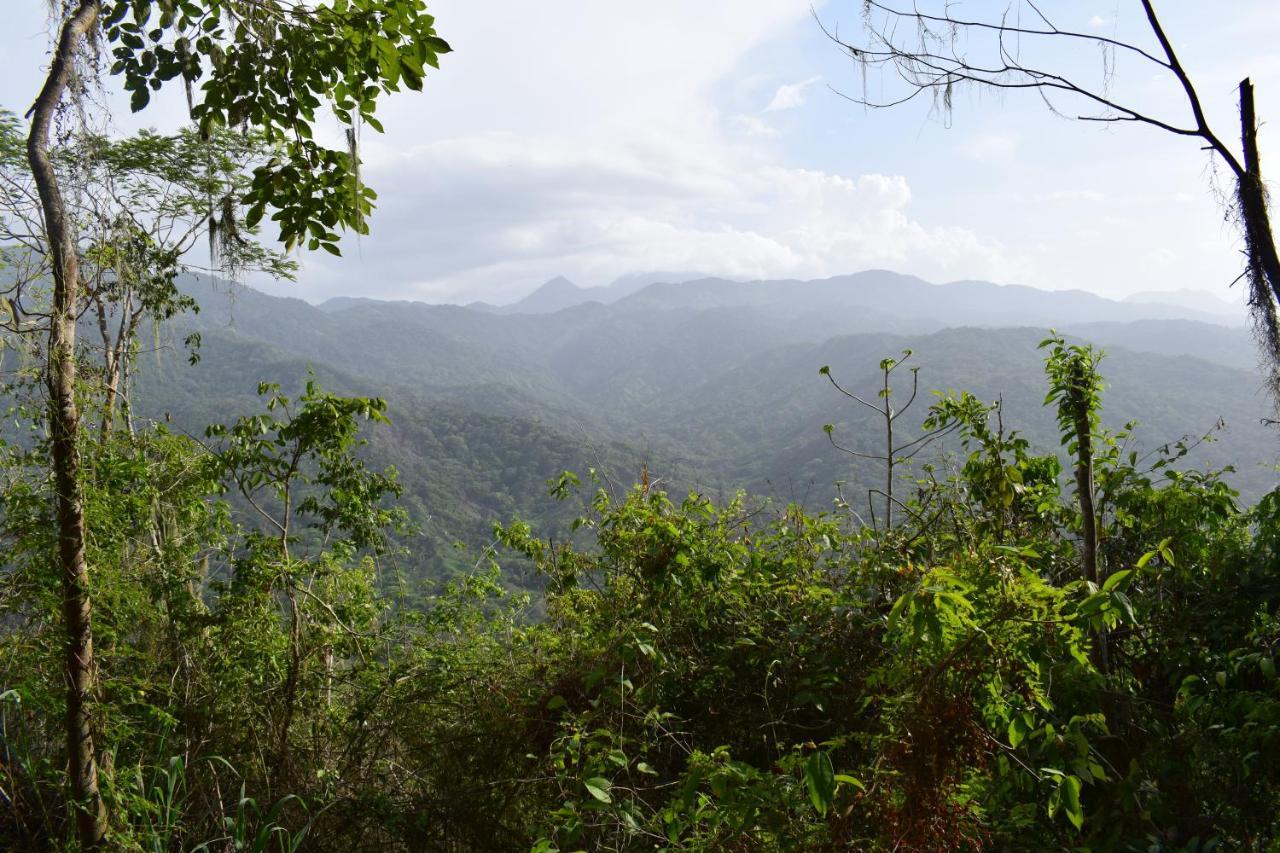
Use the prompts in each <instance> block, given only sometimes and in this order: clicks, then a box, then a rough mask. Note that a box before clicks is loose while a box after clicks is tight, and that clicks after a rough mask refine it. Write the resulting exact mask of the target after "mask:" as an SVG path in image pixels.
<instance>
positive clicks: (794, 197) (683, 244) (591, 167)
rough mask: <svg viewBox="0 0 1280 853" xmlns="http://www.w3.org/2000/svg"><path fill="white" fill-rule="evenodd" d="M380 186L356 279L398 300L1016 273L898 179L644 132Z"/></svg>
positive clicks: (482, 142) (435, 146)
mask: <svg viewBox="0 0 1280 853" xmlns="http://www.w3.org/2000/svg"><path fill="white" fill-rule="evenodd" d="M392 180H394V181H396V182H399V183H403V184H405V185H408V186H413V187H415V192H414V193H413V194H412V195H411V196H410V195H405V196H396V197H394V198H393V199H392V200H391V201H389V202H388V203H387V204H386V205H385V206H384V207H383V209H381V210H380V211H379V213H378V214H377V218H376V219H375V221H374V222H373V223H372V236H370V237H368V238H366V239H365V241H364V243H363V246H362V255H363V258H364V259H365V260H364V263H363V265H362V268H363V271H364V277H365V278H366V279H367V280H368V281H370V282H395V283H396V284H395V287H394V291H393V292H394V293H395V295H397V296H400V297H402V298H403V297H409V298H415V299H423V300H427V301H453V300H464V301H465V300H466V299H468V298H473V297H474V296H475V295H477V294H479V295H483V296H484V298H487V299H492V300H496V301H505V300H508V299H513V298H516V297H518V296H520V295H521V294H523V293H524V292H527V291H528V290H529V289H531V288H532V287H533V286H534V285H536V284H538V283H540V282H542V281H544V280H546V279H548V278H551V277H552V276H555V275H560V274H563V275H567V276H568V277H569V278H570V279H572V280H574V281H577V282H580V283H583V284H592V283H598V282H605V281H609V280H611V279H613V278H615V277H617V276H620V275H623V274H626V273H629V272H634V271H637V270H647V269H698V270H704V271H706V272H708V273H712V274H720V275H725V276H730V277H735V278H762V277H820V276H827V275H834V274H838V273H844V272H849V271H851V270H858V269H863V268H867V267H893V268H895V269H904V270H909V271H913V272H917V273H920V274H927V275H935V276H938V277H948V276H949V275H950V272H951V271H952V270H954V269H962V270H965V271H966V272H968V273H971V274H975V275H989V276H994V277H1005V276H1007V275H1008V274H1009V273H1010V272H1011V271H1012V270H1013V269H1015V267H1014V265H1013V264H1012V263H1011V262H1010V261H1009V260H1008V259H1007V258H1006V257H1005V254H1004V252H1003V250H1002V249H1001V248H1000V247H999V246H997V245H993V244H991V243H989V242H987V241H984V240H982V239H981V238H979V237H978V236H977V235H975V234H974V233H973V232H971V231H968V230H967V229H962V228H946V227H929V226H926V225H924V224H922V223H920V222H918V221H916V220H915V219H913V218H912V216H911V215H910V209H909V208H910V202H911V191H910V188H909V187H908V185H907V182H906V180H905V179H903V178H901V177H895V176H888V175H880V174H866V175H860V176H857V177H848V176H842V175H838V174H831V173H828V172H823V171H818V170H811V169H796V168H789V167H786V166H782V165H778V164H776V163H772V162H769V161H767V160H766V161H760V160H753V159H752V158H751V157H750V152H747V153H745V154H734V153H733V152H732V150H731V149H710V150H706V151H698V150H693V151H691V150H689V149H687V148H686V147H685V146H683V145H682V144H680V141H679V140H670V139H665V138H662V137H656V136H650V135H645V134H640V135H638V137H637V139H635V140H634V141H633V142H631V143H629V144H626V145H614V144H610V145H607V146H606V145H597V146H589V147H583V146H581V145H575V144H572V141H571V140H567V139H563V138H557V137H543V138H537V139H531V138H529V137H527V136H522V135H518V134H511V133H494V134H483V135H477V136H473V137H466V138H459V139H451V140H444V141H440V142H434V143H430V144H426V145H422V146H418V147H416V148H414V149H413V150H411V151H407V152H404V153H402V154H401V155H398V156H397V157H395V158H394V159H393V160H391V161H388V162H385V163H383V164H382V165H381V166H379V168H378V169H377V170H376V171H375V172H373V173H371V174H370V181H371V182H372V183H374V185H378V184H380V183H381V184H387V183H388V182H389V181H392ZM438 211H448V216H447V217H441V216H439V215H438V214H437V212H438ZM411 223H413V225H411ZM348 267H349V263H348V262H341V261H338V262H332V263H331V262H327V261H326V263H325V269H324V270H318V269H313V270H312V271H311V272H312V275H311V276H310V277H309V282H310V286H311V287H318V288H319V290H320V291H322V292H327V291H328V290H329V289H330V288H333V289H334V290H335V292H338V291H341V289H342V288H343V287H344V286H349V285H348V282H349V281H350V276H351V272H350V270H349V269H348ZM375 287H376V285H375ZM383 288H385V285H384V286H383ZM380 295H389V294H388V293H386V292H383V293H381V294H380Z"/></svg>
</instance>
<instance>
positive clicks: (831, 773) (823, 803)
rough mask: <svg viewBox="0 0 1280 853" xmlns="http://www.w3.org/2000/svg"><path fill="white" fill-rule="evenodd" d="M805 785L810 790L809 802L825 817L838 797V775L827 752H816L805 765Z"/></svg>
mask: <svg viewBox="0 0 1280 853" xmlns="http://www.w3.org/2000/svg"><path fill="white" fill-rule="evenodd" d="M804 784H805V787H806V788H807V789H808V790H809V802H811V803H813V807H814V808H815V809H817V811H818V814H820V815H825V814H826V813H827V810H828V809H830V808H831V804H832V802H834V800H835V795H836V773H835V769H834V768H833V767H832V766H831V757H830V756H829V755H827V754H826V753H825V752H815V753H814V754H813V755H810V756H809V760H808V761H806V762H805V765H804Z"/></svg>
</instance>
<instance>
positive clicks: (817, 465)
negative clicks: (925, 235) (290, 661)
mask: <svg viewBox="0 0 1280 853" xmlns="http://www.w3.org/2000/svg"><path fill="white" fill-rule="evenodd" d="M188 287H189V289H190V290H191V291H192V292H193V293H194V294H195V295H196V296H197V298H198V299H199V301H200V303H201V306H202V310H201V311H200V313H199V314H198V315H195V316H187V317H183V318H181V319H180V320H178V321H176V322H175V323H174V324H173V325H172V326H171V327H170V328H168V329H166V330H165V331H164V332H162V335H163V336H165V343H166V344H167V345H168V346H167V347H165V348H164V349H165V350H166V352H170V353H171V354H172V353H174V352H176V349H177V342H178V341H180V340H181V339H182V337H183V336H185V334H186V333H187V332H189V331H191V330H193V329H194V330H198V331H200V332H201V335H202V337H203V340H204V344H203V357H202V359H201V360H200V363H199V364H197V365H195V366H190V365H187V364H186V363H185V361H182V360H180V359H178V358H176V357H169V356H164V357H162V358H161V359H159V361H157V362H156V363H154V364H147V365H145V366H144V369H143V374H144V379H143V381H142V386H141V388H142V393H141V397H140V406H141V408H142V409H143V411H144V414H149V415H152V416H155V415H157V414H158V413H160V412H163V411H168V412H170V413H171V414H172V415H173V416H174V417H175V419H176V420H177V421H178V422H180V423H182V424H183V425H184V426H186V427H187V428H189V429H193V430H194V429H197V428H200V427H202V426H203V425H204V424H205V423H208V422H211V421H216V420H219V419H220V418H224V417H225V414H226V413H228V412H238V411H243V410H246V409H247V408H250V407H251V398H252V397H253V395H254V392H255V388H256V384H257V382H258V380H259V379H269V380H273V381H280V382H282V383H283V384H285V385H286V386H288V385H289V384H291V383H297V382H299V381H300V380H301V378H302V377H303V376H304V375H305V373H306V370H307V369H308V368H309V367H310V368H311V369H314V370H315V371H316V372H317V373H318V374H319V375H320V377H321V379H322V380H323V382H324V383H325V384H326V385H327V386H330V387H332V388H334V390H336V391H339V392H342V393H359V394H376V395H381V396H385V397H386V398H387V399H388V400H389V402H390V405H391V410H390V414H391V418H392V424H393V425H392V427H391V428H390V430H384V431H375V433H374V445H373V447H372V451H371V452H373V453H374V454H375V456H376V457H377V459H378V460H379V461H385V462H393V463H394V464H395V465H396V466H397V467H398V468H399V469H400V471H401V477H402V481H403V483H404V484H405V486H406V488H407V491H408V501H407V505H408V506H409V508H410V510H411V512H412V514H413V516H414V517H415V519H416V520H417V521H418V523H419V524H420V525H421V526H422V528H423V531H424V534H423V537H421V539H420V541H419V540H415V542H414V543H413V548H412V549H411V551H412V554H413V556H412V557H411V558H410V564H409V566H408V568H409V569H410V570H411V571H412V572H413V573H415V574H426V575H432V576H442V575H449V574H453V573H454V572H456V571H458V570H459V569H461V568H464V567H466V566H467V565H469V563H470V561H473V560H474V559H475V556H476V552H475V549H476V548H477V547H479V546H482V545H483V544H484V543H487V542H488V539H489V528H490V526H491V524H492V522H493V521H494V520H498V519H507V518H511V517H521V518H525V519H529V520H532V521H534V522H535V525H536V526H538V527H539V528H540V529H542V530H543V531H544V532H545V533H546V534H548V535H551V534H559V533H563V532H564V526H565V524H566V523H567V520H568V519H569V518H570V517H571V516H572V514H573V508H572V507H566V506H562V505H559V504H556V503H555V502H552V501H549V500H548V499H547V497H546V482H547V480H549V479H550V478H553V477H555V476H557V475H558V474H559V473H560V472H561V471H563V470H566V469H571V470H576V471H578V472H584V471H586V470H587V469H589V468H595V469H597V470H599V471H601V472H602V473H603V474H604V475H606V476H608V477H611V478H613V479H615V480H617V481H620V482H629V481H631V480H634V479H635V478H636V477H638V476H639V472H640V470H641V467H642V466H646V465H647V466H648V467H649V468H650V469H651V470H652V471H653V472H654V473H655V476H662V477H664V478H665V481H666V482H667V483H668V484H669V485H670V486H674V487H675V488H676V489H677V490H680V489H685V488H699V489H702V490H705V491H707V492H709V493H711V494H713V495H716V496H721V495H726V494H732V493H733V492H734V491H735V490H737V489H747V490H748V491H750V492H751V493H753V494H755V495H757V496H761V497H773V498H776V499H779V500H783V501H787V500H800V501H803V502H805V503H806V504H807V505H808V506H810V507H811V508H815V509H822V508H825V507H829V506H830V501H831V499H832V498H833V497H834V495H835V488H836V487H835V483H836V482H837V481H840V482H843V483H846V484H847V485H846V486H845V488H846V490H847V491H849V492H850V493H853V494H857V493H859V492H860V491H865V489H867V488H869V487H872V486H875V485H879V483H880V481H881V478H882V476H883V475H882V473H881V471H882V469H881V466H880V464H879V463H876V462H872V461H868V460H858V459H853V458H850V457H848V456H846V455H843V454H841V453H840V452H838V451H837V450H836V449H835V448H833V447H832V445H831V443H830V442H829V441H828V439H827V437H826V436H825V434H824V433H823V429H822V428H823V425H824V424H826V423H834V424H835V425H836V435H837V436H839V437H840V438H841V440H842V443H845V444H847V445H850V446H852V447H854V448H855V449H863V450H875V449H878V448H879V447H880V446H881V444H882V440H883V438H882V434H881V432H880V427H879V425H878V424H877V423H876V418H875V416H874V414H873V413H870V412H867V411H859V409H858V407H856V406H851V405H850V401H848V400H846V399H845V398H843V397H841V396H840V395H839V394H838V393H837V392H836V391H835V390H834V389H832V388H831V387H830V385H829V384H828V383H827V382H826V380H825V379H824V378H823V377H821V376H819V375H818V368H819V367H820V366H822V365H830V366H831V368H832V371H833V373H834V375H835V376H837V377H838V378H839V379H840V381H841V382H842V383H843V384H845V385H846V386H847V387H850V388H852V389H855V390H859V391H863V392H865V393H867V394H868V395H874V393H875V389H876V382H877V378H876V377H877V369H876V365H877V363H878V362H879V360H880V359H881V358H884V357H886V356H892V355H898V354H900V353H901V351H903V350H905V349H911V350H913V351H914V352H915V355H914V357H913V360H912V363H913V364H914V365H916V366H918V367H919V368H920V379H921V388H922V393H921V396H920V398H919V400H918V401H917V403H916V405H915V407H914V409H913V411H912V412H911V414H910V416H909V417H907V418H904V420H903V421H901V422H900V429H902V430H903V432H904V434H907V433H910V432H912V431H914V430H917V429H918V428H919V425H920V422H921V419H922V418H923V417H924V415H925V414H926V412H927V409H928V406H929V405H930V403H931V401H932V400H933V399H934V396H933V394H931V393H928V392H931V391H933V390H935V389H941V390H948V389H952V390H960V389H964V390H969V391H972V392H973V393H975V394H977V395H978V396H980V397H983V398H986V399H991V400H995V399H1001V400H1003V402H1004V406H1005V412H1006V415H1007V420H1008V422H1009V423H1010V424H1013V425H1017V426H1019V427H1020V428H1023V429H1025V430H1026V431H1027V434H1028V437H1029V438H1031V439H1032V441H1033V443H1035V444H1038V445H1041V446H1046V447H1047V446H1050V445H1052V444H1053V443H1054V442H1055V441H1056V436H1057V431H1056V427H1055V425H1054V424H1053V423H1052V419H1051V416H1050V413H1049V412H1048V411H1047V410H1045V409H1044V408H1043V406H1042V405H1041V403H1042V401H1043V378H1042V376H1041V373H1040V362H1039V358H1038V355H1037V353H1036V349H1035V348H1036V344H1037V343H1038V342H1039V341H1040V340H1041V338H1043V336H1044V333H1045V331H1046V328H1047V326H1048V324H1049V323H1050V322H1053V321H1051V320H1050V319H1049V318H1051V317H1052V316H1054V315H1055V314H1061V317H1062V319H1063V320H1065V321H1067V322H1059V325H1061V326H1063V327H1064V328H1065V329H1066V330H1067V331H1068V332H1069V333H1072V334H1076V335H1078V336H1080V337H1082V338H1085V339H1089V340H1093V341H1097V342H1098V343H1100V344H1102V345H1104V346H1105V347H1106V348H1107V350H1108V352H1109V357H1108V358H1107V359H1106V361H1104V363H1103V370H1104V373H1105V375H1106V376H1107V379H1108V381H1109V383H1110V389H1109V390H1108V392H1107V394H1106V409H1105V411H1106V414H1107V418H1108V422H1109V424H1110V425H1111V426H1112V427H1115V428H1119V427H1120V426H1122V425H1123V424H1124V423H1125V422H1127V421H1129V420H1138V421H1140V422H1141V426H1140V427H1139V428H1138V429H1137V430H1136V431H1135V433H1134V436H1133V439H1132V440H1131V444H1132V446H1133V447H1134V448H1135V449H1138V450H1140V452H1147V451H1149V450H1151V449H1153V448H1154V447H1157V446H1159V445H1160V444H1162V443H1165V442H1170V441H1176V440H1178V439H1179V438H1182V437H1184V436H1188V435H1189V436H1192V437H1196V436H1200V435H1202V434H1204V433H1206V432H1208V431H1210V430H1211V429H1213V428H1214V426H1215V425H1216V424H1217V423H1218V422H1219V420H1222V421H1223V422H1224V423H1225V428H1224V429H1221V430H1219V431H1217V432H1216V439H1217V440H1216V441H1214V442H1212V443H1209V444H1206V445H1204V446H1202V447H1200V448H1198V449H1197V450H1196V451H1195V452H1194V453H1193V454H1192V455H1191V456H1190V457H1189V458H1188V460H1187V464H1189V465H1192V466H1196V467H1203V466H1212V467H1223V466H1227V465H1234V466H1235V467H1236V469H1237V471H1236V473H1235V474H1233V475H1231V478H1230V479H1231V482H1233V483H1234V484H1235V485H1236V486H1237V487H1238V488H1239V489H1241V491H1242V494H1243V497H1244V498H1245V499H1246V500H1253V499H1256V498H1257V497H1258V496H1259V495H1261V494H1262V493H1263V492H1264V491H1266V490H1267V489H1268V488H1270V487H1271V486H1272V485H1273V484H1274V482H1275V479H1276V474H1275V470H1274V467H1272V466H1273V465H1274V463H1275V461H1276V459H1277V440H1276V438H1277V437H1276V435H1275V434H1274V432H1273V431H1271V430H1269V429H1268V428H1267V427H1265V426H1264V425H1263V424H1262V419H1263V416H1264V415H1265V414H1266V411H1267V401H1266V398H1265V395H1264V394H1263V392H1262V389H1261V382H1260V380H1259V378H1258V375H1257V374H1256V372H1254V371H1252V370H1251V369H1249V364H1250V359H1251V358H1252V344H1251V342H1250V340H1249V338H1248V335H1247V333H1246V332H1245V331H1244V330H1243V329H1242V328H1239V327H1231V326H1225V325H1221V324H1219V323H1209V322H1203V321H1201V320H1197V319H1193V318H1192V317H1190V316H1187V315H1188V314H1194V311H1193V310H1191V309H1182V308H1178V307H1177V306H1169V305H1162V304H1154V305H1152V304H1129V303H1117V302H1111V301H1109V300H1105V299H1101V298H1100V297H1096V296H1093V295H1091V294H1084V293H1067V294H1061V293H1045V292H1042V291H1035V290H1032V289H1030V288H1000V287H997V286H995V285H989V284H984V283H962V284H956V285H946V286H935V285H930V284H927V283H925V282H921V281H920V280H918V279H912V278H909V277H905V276H895V275H893V274H890V273H880V272H871V273H864V274H860V275H858V276H848V277H843V278H839V279H830V280H826V281H822V282H807V283H801V282H795V283H787V282H762V283H746V284H739V283H735V282H726V281H717V280H702V281H695V282H690V283H686V284H682V285H678V286H677V285H669V284H662V283H658V284H652V285H649V286H647V287H643V288H641V289H640V290H638V291H636V292H635V293H633V294H632V295H630V296H625V297H623V298H620V299H618V300H616V301H614V302H613V303H612V304H610V305H604V304H601V303H598V302H591V303H583V304H576V305H571V306H570V307H568V308H565V309H563V310H559V311H551V312H550V313H521V312H510V313H498V312H496V311H494V310H490V308H484V309H477V308H468V307H461V306H452V305H426V304H421V303H384V302H378V301H375V300H348V301H344V302H341V303H338V304H330V305H327V306H326V307H324V308H317V307H313V306H311V305H308V304H307V303H305V302H302V301H301V300H297V299H281V298H276V297H271V296H267V295H264V294H262V293H260V292H257V291H254V290H252V289H249V288H243V287H229V286H227V285H223V284H217V285H211V284H209V283H208V282H189V283H188ZM925 291H927V292H928V293H929V294H930V299H931V302H929V303H919V304H922V305H923V307H922V308H921V311H923V312H928V311H929V310H931V309H930V306H932V310H935V311H936V312H937V317H944V316H949V317H951V319H952V320H953V321H954V323H953V325H954V327H950V328H948V327H945V326H944V325H943V324H942V323H941V322H940V321H939V320H938V319H937V317H931V316H927V314H912V313H910V310H909V305H910V304H913V303H912V300H916V299H918V297H919V294H920V293H921V292H925ZM788 294H790V296H788ZM862 298H874V299H875V300H880V301H879V302H877V304H878V305H880V304H882V305H884V306H885V307H884V308H883V309H881V308H877V309H876V310H874V311H872V310H863V309H862V308H860V307H859V306H858V305H857V303H856V301H857V300H859V299H862ZM984 312H985V313H984ZM1144 312H1147V313H1146V314H1144ZM1152 314H1154V315H1155V316H1152ZM1164 315H1172V316H1169V317H1167V318H1166V317H1165V316H1164ZM979 316H981V317H985V318H986V319H988V320H989V321H990V322H988V323H983V324H981V326H982V327H979V326H964V325H961V321H963V320H965V319H966V318H974V317H979ZM1117 317H1124V318H1131V319H1128V320H1120V319H1116V318H1117ZM1037 318H1043V319H1044V320H1045V322H1044V324H1042V325H1039V327H1035V326H1036V324H1035V322H1034V321H1035V320H1036V319H1037ZM1005 320H1009V321H1010V322H1015V321H1016V322H1017V323H1018V325H1019V326H1020V327H1019V328H999V327H1000V326H1001V325H1002V324H1003V321H1005ZM993 327H995V328H993ZM903 381H905V380H903ZM907 390H908V389H906V388H902V387H900V388H899V391H900V392H904V396H902V397H900V398H899V399H900V400H901V399H905V392H906V391H907ZM955 450H956V448H954V447H948V446H946V445H945V444H944V445H940V446H939V447H938V451H939V453H938V454H936V455H934V456H931V457H929V458H931V459H934V460H938V459H945V458H947V455H948V454H949V453H952V452H954V451H955ZM921 461H923V459H922V460H921ZM915 471H916V472H917V473H918V471H919V468H918V467H917V468H916V469H915ZM457 542H461V543H466V544H467V545H469V546H470V549H469V550H467V551H460V550H457V549H455V548H454V547H453V546H454V544H455V543H457Z"/></svg>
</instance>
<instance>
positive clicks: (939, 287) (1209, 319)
mask: <svg viewBox="0 0 1280 853" xmlns="http://www.w3.org/2000/svg"><path fill="white" fill-rule="evenodd" d="M685 275H687V274H676V273H646V274H642V275H635V276H624V277H622V278H620V279H618V280H616V281H615V282H613V283H612V284H609V285H604V286H601V287H579V286H577V285H576V284H574V283H573V282H571V281H569V280H568V279H566V278H564V277H563V276H557V277H556V278H553V279H551V280H550V281H548V282H546V283H545V284H543V285H542V286H541V287H539V288H538V289H536V290H535V291H533V292H532V293H530V294H529V295H528V296H526V297H524V298H523V299H521V300H519V301H518V302H514V303H512V304H510V305H501V306H499V305H490V304H488V303H484V302H472V303H468V304H467V305H465V306H462V307H465V308H468V309H471V310H474V311H479V312H484V313H490V314H535V315H536V314H555V313H558V312H560V311H566V310H569V309H572V308H576V307H579V306H582V305H586V304H590V303H599V304H601V305H617V306H619V307H626V308H634V307H644V308H646V309H667V310H685V311H688V310H705V309H710V308H729V307H754V308H767V309H768V310H770V311H780V312H782V313H784V314H785V315H787V316H797V315H802V314H805V313H812V312H815V311H819V312H826V311H829V310H830V309H832V308H844V309H854V310H858V311H862V312H867V313H869V314H875V315H878V316H880V317H881V318H882V320H883V322H889V319H888V318H890V317H892V316H894V315H897V316H898V317H900V318H901V319H903V320H904V321H905V322H901V323H899V324H898V325H899V326H901V327H904V328H914V329H940V328H945V327H947V326H954V325H973V326H992V327H998V326H1009V325H1044V326H1062V325H1067V324H1071V323H1089V322H1132V321H1135V320H1152V319H1155V320H1167V319H1182V320H1197V321H1200V322H1206V323H1216V324H1223V325H1232V326H1235V325H1244V317H1245V314H1244V312H1243V311H1242V310H1241V311H1238V312H1234V313H1233V312H1232V311H1231V307H1232V306H1231V305H1230V303H1227V302H1224V301H1222V300H1215V298H1214V297H1213V296H1212V295H1211V294H1207V293H1206V294H1198V293H1196V292H1190V293H1191V295H1188V294H1187V293H1181V292H1171V293H1159V292H1148V293H1144V294H1137V295H1135V296H1131V297H1128V298H1126V299H1124V300H1115V299H1108V298H1106V297H1103V296H1099V295H1097V294H1094V293H1090V292H1088V291H1084V290H1040V289H1037V288H1033V287H1027V286H1025V285H1017V284H1003V285H1002V284H994V283H992V282H987V281H972V280H962V281H953V282H948V283H945V284H934V283H931V282H928V281H925V280H924V279H921V278H918V277H916V276H911V275H904V274H901V273H895V272H891V271H888V270H866V271H863V272H860V273H853V274H850V275H842V276H834V277H831V278H825V279H811V280H800V279H775V280H756V281H733V280H729V279H724V278H714V277H709V278H685V277H684V276H685ZM1162 297H1164V298H1165V299H1167V300H1168V301H1164V300H1162ZM1197 300H1198V301H1197ZM376 301H377V300H369V299H361V298H349V297H339V298H336V299H331V300H329V301H328V302H325V303H324V304H323V305H322V306H321V307H322V308H323V309H324V310H326V311H336V310H345V309H348V308H351V307H355V306H357V305H364V304H368V303H370V302H376ZM392 304H400V305H403V304H406V303H403V302H396V303H392ZM420 304H425V303H420Z"/></svg>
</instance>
